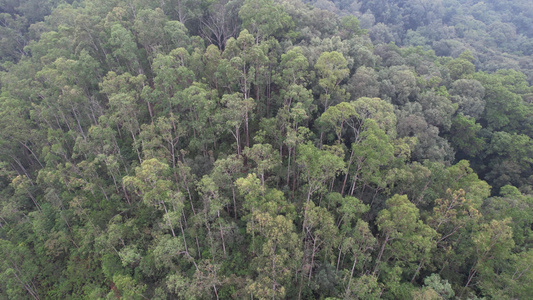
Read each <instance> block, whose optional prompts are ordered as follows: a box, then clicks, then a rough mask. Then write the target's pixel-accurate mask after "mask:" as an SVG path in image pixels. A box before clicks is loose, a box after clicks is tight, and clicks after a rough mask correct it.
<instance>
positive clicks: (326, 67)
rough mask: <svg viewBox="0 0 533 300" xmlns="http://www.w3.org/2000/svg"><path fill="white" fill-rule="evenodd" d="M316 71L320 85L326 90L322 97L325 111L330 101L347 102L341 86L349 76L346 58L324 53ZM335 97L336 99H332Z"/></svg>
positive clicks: (334, 52)
mask: <svg viewBox="0 0 533 300" xmlns="http://www.w3.org/2000/svg"><path fill="white" fill-rule="evenodd" d="M315 69H316V70H317V75H318V77H319V79H318V84H319V85H320V87H322V88H323V89H324V92H325V94H323V95H322V96H321V101H322V102H323V105H324V111H326V110H327V109H328V107H329V104H330V103H329V102H330V100H333V101H334V100H337V101H338V102H342V101H343V100H345V97H346V92H345V90H344V89H343V88H340V87H339V84H340V83H341V82H342V81H343V80H344V79H345V78H346V77H348V75H349V69H348V68H347V62H346V59H345V58H344V56H343V55H342V54H341V53H339V52H337V51H332V52H323V53H322V54H321V55H320V57H319V58H318V60H317V62H316V64H315ZM332 95H335V96H336V99H335V98H334V99H331V96H332Z"/></svg>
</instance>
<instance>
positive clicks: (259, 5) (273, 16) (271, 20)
mask: <svg viewBox="0 0 533 300" xmlns="http://www.w3.org/2000/svg"><path fill="white" fill-rule="evenodd" d="M239 17H240V18H241V20H242V23H243V27H244V28H246V29H248V31H249V32H250V33H251V34H253V35H255V40H256V43H257V44H258V43H259V42H260V41H261V40H264V39H266V38H267V37H269V36H276V35H278V34H279V33H280V32H282V30H283V29H285V28H289V27H290V26H291V23H292V19H291V17H290V16H289V15H288V14H287V13H286V12H285V10H284V9H283V7H282V6H281V5H279V4H276V3H274V1H273V0H245V1H244V3H243V5H242V7H241V9H240V11H239Z"/></svg>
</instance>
